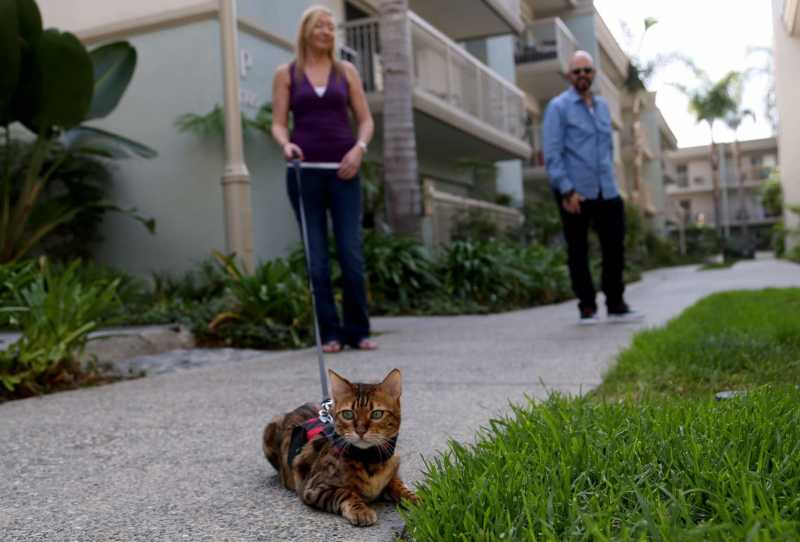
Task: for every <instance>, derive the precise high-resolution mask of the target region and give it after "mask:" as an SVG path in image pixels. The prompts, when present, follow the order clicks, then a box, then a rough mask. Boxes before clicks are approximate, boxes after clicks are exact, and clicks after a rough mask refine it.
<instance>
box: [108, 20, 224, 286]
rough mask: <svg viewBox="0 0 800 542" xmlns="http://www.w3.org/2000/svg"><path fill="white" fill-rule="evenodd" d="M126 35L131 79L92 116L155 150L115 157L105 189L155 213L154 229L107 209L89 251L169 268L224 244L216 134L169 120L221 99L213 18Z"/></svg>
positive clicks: (137, 269) (122, 262)
mask: <svg viewBox="0 0 800 542" xmlns="http://www.w3.org/2000/svg"><path fill="white" fill-rule="evenodd" d="M130 41H131V43H132V44H133V45H134V47H136V50H137V52H138V55H139V62H138V65H137V69H136V73H135V75H134V77H133V81H132V82H131V85H130V87H129V89H128V92H127V94H126V95H125V96H124V97H123V99H122V101H121V102H120V105H119V107H118V108H117V110H116V111H115V112H114V113H113V114H112V115H111V116H109V117H108V118H106V119H104V120H103V121H101V122H99V123H98V124H99V125H100V126H101V127H103V128H106V129H109V130H112V131H115V132H119V133H121V134H123V135H125V136H127V137H130V138H132V139H135V140H137V141H142V142H143V143H146V144H147V145H149V146H151V147H153V148H154V149H156V150H157V151H158V153H159V156H158V158H156V159H154V160H141V159H137V160H127V161H122V162H119V163H118V164H119V167H118V169H117V174H116V175H115V178H114V189H113V192H112V194H111V198H112V200H113V201H115V202H116V203H117V204H119V205H120V206H122V207H136V208H137V209H139V210H140V212H141V213H143V214H145V215H146V216H148V217H152V218H155V220H156V223H157V231H156V234H155V235H154V236H151V235H149V234H148V233H147V232H146V231H145V229H144V228H143V227H142V226H141V225H140V224H138V223H137V222H134V221H132V220H130V219H129V218H126V217H123V216H116V215H111V216H109V217H108V219H107V220H106V221H105V223H104V225H103V231H102V235H103V237H104V238H105V242H104V243H103V244H102V245H101V246H100V247H99V248H98V250H97V252H96V256H97V258H98V259H99V260H100V261H102V262H104V263H108V264H112V265H115V266H119V267H122V268H123V269H125V270H127V271H129V272H133V273H139V274H147V273H149V272H151V271H177V270H179V269H184V268H188V267H190V266H191V264H192V263H195V262H196V261H198V260H202V259H203V258H205V257H207V256H209V255H210V252H211V250H212V249H215V248H216V249H224V241H225V239H224V232H225V227H224V218H223V214H222V209H223V206H222V189H221V186H220V175H221V172H222V170H221V168H222V161H223V154H222V139H221V137H220V138H219V139H208V140H200V139H198V138H196V137H194V136H191V135H185V134H179V133H178V131H177V129H176V127H175V125H174V122H175V120H176V118H177V117H178V116H179V115H181V114H183V113H206V112H208V111H210V110H211V109H212V108H213V107H214V104H217V103H222V70H221V68H220V63H219V45H218V43H219V25H218V24H217V23H216V22H215V21H205V22H201V23H196V24H192V25H189V26H184V27H181V28H174V29H170V30H167V31H163V32H152V33H148V34H146V35H143V36H135V37H132V38H130ZM167 51H168V52H169V54H168V55H167V54H165V52H167ZM209 59H214V61H213V62H209Z"/></svg>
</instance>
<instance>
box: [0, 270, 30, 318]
mask: <svg viewBox="0 0 800 542" xmlns="http://www.w3.org/2000/svg"><path fill="white" fill-rule="evenodd" d="M36 269H37V268H36V263H35V262H32V261H26V262H19V263H15V264H0V329H9V328H11V327H13V326H12V322H11V318H12V316H13V312H12V311H11V308H12V307H13V306H14V304H15V303H16V302H17V300H18V298H17V292H19V291H21V290H22V289H23V288H25V287H27V286H28V285H30V284H31V283H32V282H33V281H34V279H35V278H36Z"/></svg>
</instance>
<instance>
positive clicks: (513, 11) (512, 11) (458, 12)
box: [408, 0, 525, 41]
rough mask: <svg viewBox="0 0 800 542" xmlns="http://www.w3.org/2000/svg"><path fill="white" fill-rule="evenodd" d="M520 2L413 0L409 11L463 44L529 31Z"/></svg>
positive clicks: (409, 4)
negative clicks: (463, 42)
mask: <svg viewBox="0 0 800 542" xmlns="http://www.w3.org/2000/svg"><path fill="white" fill-rule="evenodd" d="M519 2H520V0H458V1H457V2H455V1H453V2H442V1H441V0H439V1H435V2H432V1H431V0H409V2H408V7H409V9H410V10H411V11H413V12H414V13H416V14H417V15H419V16H420V17H421V18H423V19H424V20H426V21H428V22H429V23H430V24H432V25H433V26H435V27H436V28H438V29H440V30H441V31H442V32H444V33H445V34H447V35H448V36H450V38H452V39H454V40H459V41H460V40H468V39H475V38H485V37H488V36H497V35H501V34H519V33H520V32H522V31H523V30H524V28H525V26H524V24H523V23H522V17H521V15H520V14H521V10H520V6H519Z"/></svg>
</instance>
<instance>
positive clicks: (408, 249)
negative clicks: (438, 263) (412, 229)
mask: <svg viewBox="0 0 800 542" xmlns="http://www.w3.org/2000/svg"><path fill="white" fill-rule="evenodd" d="M364 261H365V267H366V271H367V284H368V290H369V297H370V301H371V304H372V307H373V310H375V311H377V312H392V313H398V312H399V313H407V312H410V311H411V310H413V309H414V308H417V307H421V306H423V305H424V303H425V301H426V299H428V298H429V296H430V295H431V294H433V293H435V292H436V291H437V290H439V289H440V288H441V286H442V284H441V281H440V280H439V278H438V277H437V276H436V272H435V268H434V262H433V259H432V258H431V256H430V254H429V252H428V250H427V249H426V248H425V247H424V246H423V245H422V244H421V243H419V242H418V241H415V240H413V239H404V238H400V237H392V236H386V235H381V234H379V233H376V232H373V231H370V232H367V234H366V236H365V238H364Z"/></svg>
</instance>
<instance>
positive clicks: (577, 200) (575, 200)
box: [561, 190, 584, 215]
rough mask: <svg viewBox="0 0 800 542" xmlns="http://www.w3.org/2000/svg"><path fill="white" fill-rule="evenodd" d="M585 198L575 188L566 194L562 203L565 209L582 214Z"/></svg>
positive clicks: (571, 212)
mask: <svg viewBox="0 0 800 542" xmlns="http://www.w3.org/2000/svg"><path fill="white" fill-rule="evenodd" d="M583 200H584V198H583V196H581V195H580V194H578V193H577V192H575V191H574V190H573V191H572V193H570V194H569V195H567V196H565V197H564V199H563V200H562V202H561V204H562V205H563V206H564V210H565V211H566V212H568V213H570V214H573V215H579V214H581V202H582V201H583Z"/></svg>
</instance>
